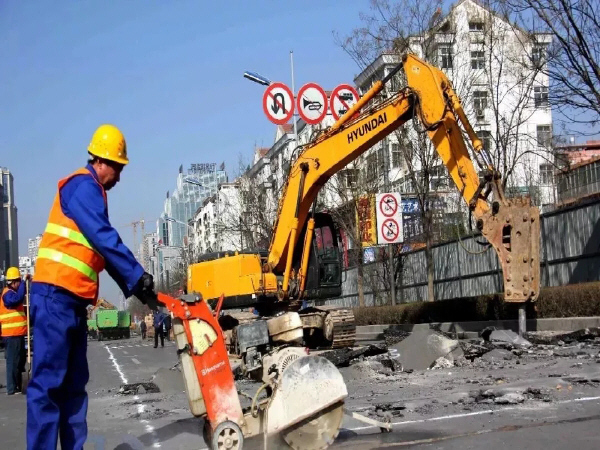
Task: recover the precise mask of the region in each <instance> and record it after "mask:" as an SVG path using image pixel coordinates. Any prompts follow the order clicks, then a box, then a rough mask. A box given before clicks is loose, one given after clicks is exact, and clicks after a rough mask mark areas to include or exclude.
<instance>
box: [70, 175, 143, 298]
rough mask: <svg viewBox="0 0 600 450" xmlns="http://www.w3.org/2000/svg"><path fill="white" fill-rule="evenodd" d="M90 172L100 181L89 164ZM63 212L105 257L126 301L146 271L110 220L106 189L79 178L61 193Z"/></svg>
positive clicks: (107, 265) (82, 177)
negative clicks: (104, 195)
mask: <svg viewBox="0 0 600 450" xmlns="http://www.w3.org/2000/svg"><path fill="white" fill-rule="evenodd" d="M86 168H87V169H88V170H89V171H90V173H91V174H92V176H93V177H94V178H95V179H96V180H98V175H97V174H96V171H95V170H94V168H93V167H92V165H91V164H88V165H87V166H86ZM60 206H61V208H62V212H63V213H64V214H65V216H67V217H68V218H69V219H71V220H73V221H74V222H75V223H76V224H77V226H78V227H79V229H80V231H81V232H82V233H83V235H84V236H85V237H86V239H87V240H88V241H89V243H90V244H91V245H92V246H93V247H94V248H95V249H96V250H97V251H98V252H99V253H100V254H101V255H102V256H103V257H104V262H105V267H106V271H107V272H108V274H109V275H110V276H111V277H112V278H113V280H115V282H116V283H117V284H118V285H119V287H120V288H121V290H122V291H123V294H124V295H125V296H126V297H129V296H131V295H132V290H133V288H134V287H135V285H136V284H137V282H138V281H139V280H140V278H141V277H142V275H143V274H144V269H143V267H142V266H141V265H140V263H139V262H138V261H137V260H136V259H135V257H134V256H133V254H132V253H131V251H130V250H129V249H128V248H127V247H126V246H125V244H124V243H123V241H122V240H121V237H120V236H119V233H118V232H117V230H115V229H114V228H113V226H112V225H111V224H110V221H109V220H108V208H107V206H106V204H105V203H104V197H103V196H102V188H101V187H100V186H99V185H98V184H97V183H96V182H95V181H94V180H93V179H92V178H91V177H90V176H89V175H76V176H74V177H73V178H71V179H70V180H69V181H68V182H67V183H65V185H64V186H63V187H62V188H61V189H60Z"/></svg>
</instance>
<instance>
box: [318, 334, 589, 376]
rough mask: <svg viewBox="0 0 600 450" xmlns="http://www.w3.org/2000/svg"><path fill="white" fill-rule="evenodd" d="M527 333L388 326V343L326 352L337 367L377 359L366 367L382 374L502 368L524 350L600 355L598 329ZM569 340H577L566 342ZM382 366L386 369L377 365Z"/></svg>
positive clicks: (544, 354) (530, 353)
mask: <svg viewBox="0 0 600 450" xmlns="http://www.w3.org/2000/svg"><path fill="white" fill-rule="evenodd" d="M526 336H527V339H526V338H524V337H521V336H519V335H518V334H517V333H515V332H514V331H511V330H498V329H495V328H487V329H485V330H483V331H482V332H481V334H480V338H478V339H467V340H457V339H452V338H451V337H449V335H448V334H445V333H443V332H440V331H437V330H434V329H430V328H428V327H425V326H419V327H415V329H414V330H413V332H412V333H407V332H404V331H402V330H394V329H391V330H390V331H387V330H386V331H385V332H384V338H385V340H386V342H385V344H383V343H382V344H379V345H368V346H365V347H359V348H352V349H351V348H348V349H337V350H332V351H329V352H326V353H323V354H322V356H324V357H325V358H327V359H329V360H330V361H331V362H333V363H334V364H335V365H336V366H337V367H348V366H351V365H353V364H356V363H361V362H364V361H369V362H376V363H377V364H378V365H375V366H374V367H370V366H369V365H365V367H364V369H365V370H366V371H371V369H373V370H375V371H376V372H379V373H380V374H382V375H390V374H392V373H393V372H402V371H404V372H412V371H415V370H429V369H448V368H451V367H465V366H467V367H469V366H472V367H479V368H483V367H488V366H493V367H498V368H503V367H504V366H505V365H506V364H507V363H508V362H511V363H514V364H521V357H524V356H531V357H532V358H533V359H539V358H547V357H551V356H565V357H577V358H578V359H589V358H598V361H600V353H598V354H595V353H594V349H596V350H599V351H600V330H599V329H584V330H579V331H575V332H571V333H549V332H538V333H528V334H527V335H526ZM390 342H393V343H391V344H390ZM566 344H576V345H573V346H571V347H565V345H566ZM586 346H587V347H589V348H585V347H586ZM590 349H591V350H590ZM363 365H364V364H363ZM367 366H368V367H367ZM380 366H383V369H384V370H379V367H380Z"/></svg>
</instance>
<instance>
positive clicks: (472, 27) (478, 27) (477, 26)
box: [469, 21, 484, 31]
mask: <svg viewBox="0 0 600 450" xmlns="http://www.w3.org/2000/svg"><path fill="white" fill-rule="evenodd" d="M483 28H484V25H483V22H476V21H472V22H469V31H483Z"/></svg>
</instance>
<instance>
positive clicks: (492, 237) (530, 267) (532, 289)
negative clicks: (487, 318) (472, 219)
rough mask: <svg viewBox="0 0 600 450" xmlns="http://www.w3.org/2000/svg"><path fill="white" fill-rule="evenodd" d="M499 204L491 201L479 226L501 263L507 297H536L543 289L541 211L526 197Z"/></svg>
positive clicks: (514, 300)
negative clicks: (541, 283) (541, 287)
mask: <svg viewBox="0 0 600 450" xmlns="http://www.w3.org/2000/svg"><path fill="white" fill-rule="evenodd" d="M497 205H498V206H495V205H494V204H492V209H491V210H489V211H487V212H486V213H484V215H483V216H482V217H481V219H480V220H481V222H480V221H478V226H480V227H481V232H482V234H483V235H484V236H485V237H486V239H487V240H488V242H489V243H490V244H491V245H492V246H493V247H494V249H495V250H496V254H497V255H498V259H499V260H500V264H501V265H502V274H503V277H504V300H505V301H506V302H512V303H524V302H527V301H529V300H531V301H535V300H536V299H537V297H538V295H539V293H540V211H539V209H538V208H537V207H534V206H531V204H530V202H529V199H526V198H523V199H515V198H513V199H510V200H505V201H503V202H502V206H500V204H497ZM481 225H482V226H481Z"/></svg>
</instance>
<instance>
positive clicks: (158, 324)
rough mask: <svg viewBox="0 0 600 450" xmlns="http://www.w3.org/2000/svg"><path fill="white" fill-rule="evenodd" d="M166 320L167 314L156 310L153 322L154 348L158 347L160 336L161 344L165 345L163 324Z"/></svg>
mask: <svg viewBox="0 0 600 450" xmlns="http://www.w3.org/2000/svg"><path fill="white" fill-rule="evenodd" d="M164 322H165V314H163V313H162V312H160V311H154V316H153V321H152V324H153V325H154V348H158V338H159V336H160V346H161V347H164V346H165V333H164V331H163V326H164Z"/></svg>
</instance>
